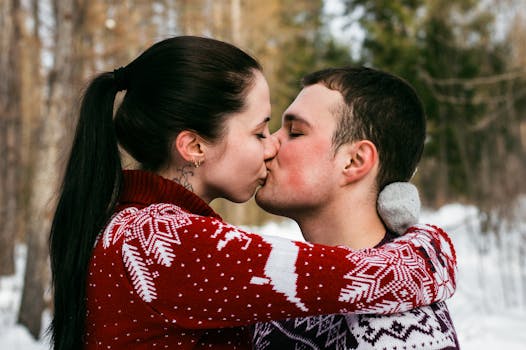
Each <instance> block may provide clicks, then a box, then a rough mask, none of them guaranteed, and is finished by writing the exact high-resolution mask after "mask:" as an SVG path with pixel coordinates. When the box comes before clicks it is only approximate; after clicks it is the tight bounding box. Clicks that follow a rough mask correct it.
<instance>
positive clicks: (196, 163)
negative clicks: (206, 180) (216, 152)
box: [194, 159, 201, 168]
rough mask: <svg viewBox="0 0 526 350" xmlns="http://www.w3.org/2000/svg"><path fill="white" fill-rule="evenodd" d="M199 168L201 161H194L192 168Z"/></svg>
mask: <svg viewBox="0 0 526 350" xmlns="http://www.w3.org/2000/svg"><path fill="white" fill-rule="evenodd" d="M200 166H201V161H200V160H196V159H194V168H199V167H200Z"/></svg>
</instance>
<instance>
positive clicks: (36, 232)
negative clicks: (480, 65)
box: [18, 0, 83, 338]
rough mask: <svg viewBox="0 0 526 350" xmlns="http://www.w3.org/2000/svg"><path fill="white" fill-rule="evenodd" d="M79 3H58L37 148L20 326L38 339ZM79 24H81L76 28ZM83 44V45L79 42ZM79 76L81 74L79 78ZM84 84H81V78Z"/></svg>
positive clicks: (69, 102) (70, 97)
mask: <svg viewBox="0 0 526 350" xmlns="http://www.w3.org/2000/svg"><path fill="white" fill-rule="evenodd" d="M76 4H77V2H73V1H70V0H56V1H55V2H54V13H55V19H56V28H55V35H56V37H55V47H54V67H53V70H52V72H51V73H50V79H49V85H48V89H49V101H48V103H47V107H48V108H47V111H46V113H45V118H44V117H43V118H42V120H41V126H40V130H41V133H40V135H39V136H40V138H39V140H38V142H39V147H38V148H36V149H37V155H36V164H35V169H37V171H35V177H34V181H33V187H32V191H31V200H30V203H29V206H30V212H31V213H32V215H31V216H30V220H29V223H28V233H27V234H28V237H27V242H28V259H27V263H26V273H25V279H24V290H23V293H22V301H21V307H20V311H19V315H18V322H19V323H20V324H22V325H24V326H26V327H27V328H28V330H29V332H30V333H31V334H32V335H33V336H34V337H35V338H38V337H39V335H40V331H41V316H42V311H43V310H44V307H45V302H44V290H45V288H46V284H47V282H48V281H49V277H48V276H49V270H48V266H49V265H48V262H47V255H48V248H47V244H46V243H47V240H48V234H49V229H50V225H51V217H52V214H53V211H54V207H55V203H54V200H55V193H56V191H57V188H58V182H59V178H60V176H59V175H58V174H62V166H61V164H59V161H60V160H62V158H63V154H64V150H65V149H66V147H65V145H64V140H65V139H66V135H65V133H66V130H65V128H64V125H70V124H71V123H69V122H68V117H69V116H70V113H69V111H70V108H71V107H72V103H73V100H74V96H75V95H76V91H77V90H76V89H75V88H74V85H73V82H75V81H76V80H75V77H76V76H78V74H79V73H80V72H82V67H81V65H80V64H78V63H79V62H78V60H77V57H78V56H75V52H74V50H75V47H76V46H75V42H74V40H73V37H74V32H75V31H74V23H75V22H78V21H82V20H83V17H82V16H81V14H80V13H79V12H78V11H75V8H74V5H76ZM75 24H77V23H75ZM79 41H80V40H79ZM75 73H76V74H75ZM77 80H79V79H77Z"/></svg>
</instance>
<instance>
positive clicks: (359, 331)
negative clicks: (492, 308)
mask: <svg viewBox="0 0 526 350" xmlns="http://www.w3.org/2000/svg"><path fill="white" fill-rule="evenodd" d="M275 137H276V138H277V139H278V141H279V143H280V150H279V152H278V154H277V156H276V157H275V158H274V159H272V160H270V161H269V162H268V164H267V167H268V178H267V181H266V184H265V186H263V187H262V188H261V189H260V190H259V191H258V193H257V195H256V201H257V202H258V204H259V205H260V206H261V207H262V208H263V209H265V210H267V211H269V212H272V213H276V214H279V215H284V216H287V217H290V218H292V219H293V220H295V221H296V222H297V223H298V225H299V226H300V228H301V231H302V233H303V235H304V237H305V239H306V240H307V241H310V242H315V243H321V244H326V245H345V246H347V247H350V248H352V249H364V248H370V247H375V246H378V245H382V244H386V243H388V242H389V241H390V240H391V239H393V237H394V236H395V233H394V232H391V231H390V230H389V229H386V227H385V225H384V223H383V222H382V220H381V218H380V216H379V214H378V212H377V207H376V203H377V197H378V193H379V192H380V190H381V189H382V188H384V187H385V186H386V185H388V184H390V183H393V182H396V181H408V180H409V179H410V178H411V176H412V175H413V173H414V172H415V169H416V165H417V163H418V161H419V160H420V157H421V155H422V151H423V146H424V139H425V115H424V111H423V107H422V104H421V102H420V100H419V98H418V96H417V95H416V93H415V91H414V90H413V89H412V88H411V87H410V86H409V84H407V83H406V82H405V81H403V80H402V79H400V78H398V77H395V76H393V75H390V74H387V73H384V72H380V71H377V70H373V69H369V68H340V69H326V70H322V71H318V72H315V73H312V74H310V75H308V76H306V77H305V78H304V80H303V90H302V91H301V92H300V93H299V95H298V96H297V98H296V99H295V101H294V102H293V103H292V104H291V105H290V106H289V108H288V109H287V110H286V111H285V113H284V114H283V120H282V126H281V128H280V129H279V130H278V131H277V132H276V134H275ZM363 232H367V234H363ZM381 271H382V267H381V266H379V271H378V274H377V276H381ZM368 273H369V272H368ZM378 278H381V277H378ZM364 283H374V282H372V281H370V280H368V279H364ZM253 341H254V347H255V348H256V349H270V348H276V349H457V348H458V341H457V337H456V333H455V330H454V328H453V325H452V323H451V319H450V317H449V312H448V310H447V307H446V305H445V304H444V303H437V304H435V305H431V306H426V307H422V308H419V309H415V310H411V311H408V312H405V313H400V314H396V315H389V316H384V315H378V316H376V315H368V316H367V315H355V314H349V315H325V316H317V317H309V318H303V319H289V320H286V321H281V322H270V323H265V324H258V325H257V326H256V327H255V330H254V336H253Z"/></svg>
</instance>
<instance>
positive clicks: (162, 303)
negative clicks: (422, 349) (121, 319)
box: [103, 204, 456, 329]
mask: <svg viewBox="0 0 526 350" xmlns="http://www.w3.org/2000/svg"><path fill="white" fill-rule="evenodd" d="M121 214H122V215H128V216H127V217H123V216H122V215H121ZM119 235H122V236H124V242H123V243H122V258H123V263H124V266H125V268H126V272H127V274H128V279H129V281H130V284H131V285H133V289H134V291H135V293H136V294H137V295H138V296H139V297H140V298H141V299H142V301H144V302H145V303H146V304H147V305H149V306H150V307H151V308H152V309H153V310H155V312H157V313H158V314H160V315H161V316H162V317H164V318H165V322H167V323H170V324H176V325H177V326H179V327H184V328H193V329H199V328H222V327H231V326H240V325H245V324H250V323H254V322H260V321H268V320H277V319H283V318H288V317H303V316H309V315H316V314H329V313H344V312H359V313H379V314H392V313H397V312H402V311H406V310H409V309H412V308H415V307H418V306H422V305H428V304H431V303H434V302H438V301H442V300H445V299H447V298H449V297H451V295H452V294H453V292H454V290H455V282H456V257H455V252H454V249H453V245H452V243H451V241H450V239H449V237H448V236H447V234H446V233H445V232H444V231H443V230H441V229H439V228H437V227H434V226H430V225H419V226H413V227H411V228H409V230H408V232H407V233H406V234H405V235H403V236H401V237H399V238H397V239H396V240H394V241H393V242H391V243H388V244H385V245H383V246H381V247H379V248H373V249H364V250H351V249H349V248H346V247H330V246H324V245H317V244H310V243H304V242H295V241H290V240H287V239H283V238H278V237H271V236H266V237H265V236H260V235H257V234H253V233H248V232H245V231H243V230H241V229H239V228H237V227H235V226H232V225H229V224H227V223H224V222H223V221H221V220H219V219H216V218H210V217H202V216H197V215H192V214H188V213H186V212H184V211H183V210H181V209H180V208H178V207H176V206H174V205H168V204H158V205H153V206H150V207H148V208H145V209H142V210H139V211H133V212H129V211H128V214H126V213H124V212H121V213H120V214H118V215H117V216H116V217H114V219H113V220H112V222H111V223H110V225H109V226H108V228H107V229H106V231H105V233H104V235H103V243H104V244H110V242H111V241H113V240H115V239H117V236H119Z"/></svg>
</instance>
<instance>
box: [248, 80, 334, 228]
mask: <svg viewBox="0 0 526 350" xmlns="http://www.w3.org/2000/svg"><path fill="white" fill-rule="evenodd" d="M342 103H343V97H342V95H341V94H340V93H339V92H338V91H334V90H330V89H328V88H326V87H325V86H323V85H321V84H316V85H311V86H307V87H306V88H304V89H303V90H302V91H301V92H300V93H299V95H298V96H297V97H296V99H295V100H294V102H293V103H292V104H291V105H290V106H289V107H288V108H287V110H286V111H285V112H284V113H283V119H282V125H281V128H280V129H279V130H278V131H276V133H275V134H274V136H275V137H276V138H277V139H278V141H279V144H280V148H279V151H278V154H277V156H276V157H274V158H273V159H272V160H270V161H268V162H267V168H268V176H267V180H266V183H265V185H264V186H263V187H262V188H260V189H259V191H258V192H257V194H256V201H257V203H258V204H259V205H260V206H261V207H262V208H263V209H265V210H267V211H269V212H272V213H275V214H279V215H285V216H289V217H292V218H295V217H297V216H298V215H303V214H305V213H312V212H313V210H316V209H317V208H320V207H321V206H325V205H327V204H328V203H330V201H331V199H332V197H333V196H334V193H335V190H337V188H338V187H339V186H338V181H339V179H340V177H339V175H340V171H338V165H339V164H340V163H341V160H339V159H338V154H337V155H336V156H335V155H334V150H333V147H332V135H333V133H334V131H335V128H336V125H337V117H336V107H337V106H338V105H340V104H342Z"/></svg>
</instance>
